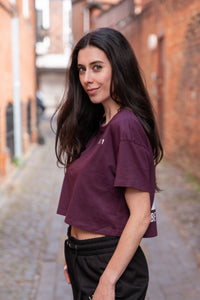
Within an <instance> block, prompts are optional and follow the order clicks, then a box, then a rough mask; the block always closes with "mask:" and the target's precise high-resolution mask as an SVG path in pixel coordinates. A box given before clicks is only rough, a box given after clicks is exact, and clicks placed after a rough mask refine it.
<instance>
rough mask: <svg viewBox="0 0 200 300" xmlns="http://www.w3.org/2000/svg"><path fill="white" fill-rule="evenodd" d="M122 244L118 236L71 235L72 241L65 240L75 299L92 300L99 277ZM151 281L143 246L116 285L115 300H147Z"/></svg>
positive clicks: (66, 256)
mask: <svg viewBox="0 0 200 300" xmlns="http://www.w3.org/2000/svg"><path fill="white" fill-rule="evenodd" d="M69 233H70V231H69ZM118 241H119V238H118V237H112V236H106V237H101V238H94V239H87V240H77V239H75V238H74V237H71V236H70V234H69V238H68V239H67V240H66V241H65V259H66V262H67V266H68V272H69V276H70V280H71V284H72V290H73V296H74V300H89V299H92V295H93V294H94V291H95V289H96V287H97V285H98V282H99V278H100V276H101V274H102V273H103V271H104V269H105V268H106V266H107V264H108V262H109V260H110V258H111V256H112V255H113V252H114V251H115V248H116V246H117V243H118ZM148 280H149V277H148V266H147V262H146V259H145V256H144V253H143V251H142V249H141V247H140V246H139V247H138V249H137V251H136V253H135V255H134V257H133V259H132V260H131V262H130V263H129V265H128V267H127V268H126V270H125V272H124V273H123V274H122V276H121V277H120V279H119V280H118V282H117V284H116V289H115V299H122V300H144V299H145V295H146V290H147V287H148ZM102 300H103V299H102Z"/></svg>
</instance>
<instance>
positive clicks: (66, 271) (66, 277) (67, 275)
mask: <svg viewBox="0 0 200 300" xmlns="http://www.w3.org/2000/svg"><path fill="white" fill-rule="evenodd" d="M64 275H65V279H66V280H67V283H69V284H70V283H71V280H70V278H69V273H68V268H67V263H66V261H65V264H64Z"/></svg>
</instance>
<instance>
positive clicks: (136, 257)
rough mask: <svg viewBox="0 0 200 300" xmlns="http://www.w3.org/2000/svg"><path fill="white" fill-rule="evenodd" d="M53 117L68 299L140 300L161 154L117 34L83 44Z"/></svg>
mask: <svg viewBox="0 0 200 300" xmlns="http://www.w3.org/2000/svg"><path fill="white" fill-rule="evenodd" d="M55 115H56V116H57V129H56V130H57V131H56V155H57V159H58V162H59V163H60V164H62V165H63V166H64V167H65V168H66V172H65V177H64V181H63V186H62V190H61V194H60V200H59V203H58V209H57V213H58V214H61V215H63V216H64V217H65V222H66V223H67V224H68V225H69V227H68V237H67V239H66V241H65V249H64V251H65V259H66V263H65V265H64V274H65V277H66V280H67V282H68V283H71V285H72V291H73V297H74V300H88V299H93V300H102V299H104V300H114V299H125V300H142V299H145V295H146V291H147V287H148V281H149V273H148V265H147V261H146V258H145V256H144V253H143V251H142V249H141V246H140V242H141V240H142V238H143V237H145V238H151V237H154V236H156V235H157V227H156V211H155V207H154V193H155V191H159V188H158V186H157V184H156V178H155V167H156V165H157V164H158V163H159V162H160V161H161V159H162V156H163V149H162V145H161V142H160V138H159V134H158V130H157V126H156V122H155V118H154V114H153V109H152V105H151V101H150V98H149V95H148V92H147V90H146V88H145V86H144V83H143V80H142V77H141V74H140V68H139V65H138V62H137V60H136V57H135V55H134V53H133V50H132V48H131V46H130V45H129V43H128V41H127V40H126V39H125V37H124V36H123V35H122V34H121V33H120V32H118V31H116V30H114V29H111V28H101V29H97V30H95V31H92V32H90V33H88V34H86V35H85V36H84V37H83V38H81V39H80V41H79V42H78V43H77V45H76V46H75V48H74V50H73V52H72V60H71V66H70V69H69V78H68V86H67V87H66V93H65V95H64V97H63V101H62V102H61V104H60V105H59V107H58V109H57V111H56V113H55ZM63 297H64V295H63Z"/></svg>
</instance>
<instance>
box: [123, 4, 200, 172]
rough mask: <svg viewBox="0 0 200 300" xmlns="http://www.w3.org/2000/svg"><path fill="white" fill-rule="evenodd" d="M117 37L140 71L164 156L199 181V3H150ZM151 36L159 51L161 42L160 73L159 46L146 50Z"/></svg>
mask: <svg viewBox="0 0 200 300" xmlns="http://www.w3.org/2000/svg"><path fill="white" fill-rule="evenodd" d="M122 32H123V33H124V34H125V35H126V36H127V38H128V39H129V41H130V43H131V45H132V46H133V48H134V49H135V52H136V55H137V57H138V60H139V63H140V65H141V66H142V69H143V70H144V73H145V77H146V81H147V86H148V89H149V91H150V94H151V96H152V99H153V103H154V107H155V109H156V111H157V118H158V123H159V125H160V130H161V135H162V138H163V143H164V148H165V154H166V157H168V159H170V160H172V161H173V162H174V163H176V164H178V165H180V166H181V167H183V168H185V169H187V170H190V171H192V172H194V173H195V174H196V175H197V176H199V177H200V151H199V149H200V126H199V114H200V105H199V104H200V102H199V99H200V84H199V76H200V51H199V49H200V2H199V1H198V0H192V1H186V0H182V1H181V0H177V1H172V0H168V1H159V0H155V1H153V2H152V3H151V4H149V5H148V6H147V8H146V9H145V10H144V11H143V12H142V13H141V14H140V15H138V16H136V17H135V19H134V20H133V22H131V23H130V24H129V25H127V26H126V27H125V28H124V29H123V30H122ZM152 33H153V34H156V35H157V37H158V38H159V40H160V43H159V45H160V46H161V42H162V41H161V39H160V38H163V55H161V56H160V57H163V59H164V63H163V67H162V69H163V72H160V71H159V70H160V68H161V67H160V66H162V63H161V59H160V63H159V53H161V52H159V47H157V48H156V49H155V50H153V51H150V50H149V49H148V46H147V40H148V36H149V35H150V34H152ZM160 73H163V74H162V75H163V76H161V74H160ZM159 74H160V76H159ZM156 76H157V79H155V77H156ZM160 96H161V98H162V101H161V100H160V99H161V98H160ZM161 126H162V128H161Z"/></svg>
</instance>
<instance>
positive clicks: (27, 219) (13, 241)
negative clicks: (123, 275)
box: [0, 120, 200, 300]
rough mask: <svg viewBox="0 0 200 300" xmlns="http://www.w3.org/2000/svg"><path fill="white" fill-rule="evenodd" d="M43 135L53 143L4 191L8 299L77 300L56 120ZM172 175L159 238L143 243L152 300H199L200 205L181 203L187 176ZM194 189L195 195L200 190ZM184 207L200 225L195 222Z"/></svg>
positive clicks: (0, 291)
mask: <svg viewBox="0 0 200 300" xmlns="http://www.w3.org/2000/svg"><path fill="white" fill-rule="evenodd" d="M42 133H43V135H44V136H45V144H44V145H42V146H34V147H33V148H32V151H31V152H30V153H29V155H28V156H27V159H26V161H25V163H24V167H23V168H21V169H20V170H18V171H17V172H15V173H13V174H12V176H10V178H9V180H8V181H7V182H6V183H5V184H4V186H1V187H0V209H1V214H0V265H1V268H0V278H1V279H0V300H15V299H17V300H61V299H62V300H72V296H71V289H70V286H68V284H67V283H66V282H65V279H64V275H63V241H64V238H65V232H66V226H65V224H64V222H63V218H62V217H60V216H57V215H56V214H55V212H56V207H57V201H58V197H59V192H60V188H61V184H62V178H63V170H62V169H58V168H57V167H56V161H55V155H54V145H53V143H54V136H53V134H52V133H51V131H50V128H49V121H48V120H44V121H43V124H42ZM166 171H167V173H165V166H164V167H163V166H162V167H161V169H160V171H159V176H160V185H161V188H162V189H163V190H164V191H163V192H162V193H160V194H159V195H158V196H157V210H158V220H159V225H158V226H159V237H157V238H154V239H149V240H144V241H143V246H144V250H145V253H146V255H147V258H148V261H149V268H150V285H149V290H148V296H147V300H198V299H199V295H200V284H199V283H200V270H199V268H198V264H199V253H200V252H199V248H197V247H198V246H199V241H200V235H199V233H198V230H197V229H196V230H195V228H196V227H195V226H199V214H200V201H197V199H195V200H194V201H193V200H191V202H190V204H189V205H188V206H187V203H186V205H182V204H181V205H180V199H178V200H177V199H176V198H177V197H178V196H177V195H179V194H178V193H179V191H178V190H177V188H176V189H175V188H174V187H176V184H175V185H173V184H174V182H175V181H176V182H177V185H178V186H179V190H180V189H181V190H182V192H184V190H183V188H184V187H183V186H181V184H182V182H181V181H180V176H179V177H177V174H179V171H177V170H176V169H175V168H172V167H170V166H168V165H166ZM179 175H180V174H179ZM192 184H193V183H188V185H189V186H188V185H187V192H188V191H189V190H190V189H192V190H193V187H191V185H192ZM188 193H189V192H188ZM198 193H199V190H197V191H196V192H195V197H198V195H199V194H198ZM173 197H174V201H173ZM167 198H169V203H168V202H167ZM183 200H184V199H183ZM174 203H175V204H174ZM187 207H188V208H187ZM192 207H193V208H194V207H195V211H192ZM179 208H180V209H179ZM183 208H187V209H188V210H189V209H190V210H191V212H192V214H193V212H194V214H193V216H194V217H195V218H197V219H195V220H193V219H192V221H191V219H190V220H189V221H190V222H189V221H188V220H187V218H186V215H187V214H186V211H183V210H182V209H183ZM195 213H196V214H195ZM189 215H190V217H191V213H190V214H189ZM183 216H185V219H184V218H183ZM179 217H180V219H181V220H182V221H183V224H181V221H180V222H179V221H178V220H177V219H179ZM188 224H189V225H188ZM192 226H193V227H192ZM198 228H199V227H198ZM193 229H194V231H193ZM190 232H194V233H195V236H194V235H192V234H188V233H190ZM196 234H198V236H197V235H196ZM195 249H197V250H196V251H195ZM199 266H200V264H199ZM124 300H125V299H124Z"/></svg>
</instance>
